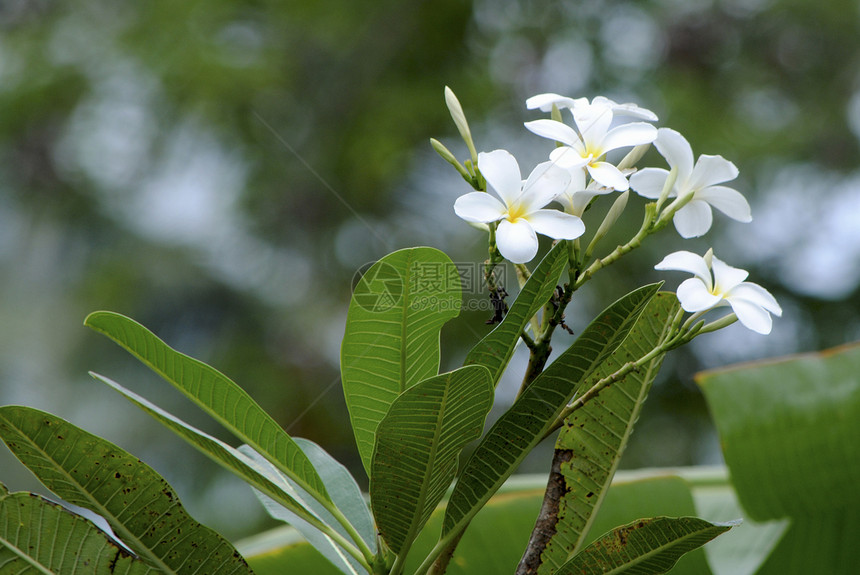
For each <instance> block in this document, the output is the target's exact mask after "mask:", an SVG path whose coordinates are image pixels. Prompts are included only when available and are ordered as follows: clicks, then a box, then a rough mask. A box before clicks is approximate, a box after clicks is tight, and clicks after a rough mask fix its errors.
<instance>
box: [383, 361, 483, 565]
mask: <svg viewBox="0 0 860 575" xmlns="http://www.w3.org/2000/svg"><path fill="white" fill-rule="evenodd" d="M492 406H493V386H492V382H491V381H490V375H489V372H488V371H487V369H486V368H484V367H481V366H466V367H462V368H460V369H458V370H456V371H452V372H450V373H446V374H443V375H438V376H436V377H431V378H429V379H426V380H424V381H422V382H420V383H418V384H416V385H414V386H412V387H410V388H409V389H407V390H406V391H404V392H403V393H401V394H400V396H399V397H398V398H397V399H396V400H395V401H394V403H392V404H391V407H390V408H389V410H388V414H387V415H386V416H385V418H384V419H383V420H382V422H380V424H379V427H378V428H377V431H376V433H377V437H376V449H375V451H374V454H373V463H372V465H371V476H370V477H371V480H370V502H371V506H372V508H373V512H374V515H375V516H376V521H377V523H378V525H379V531H380V533H381V534H382V537H383V538H384V539H385V541H386V543H388V546H389V547H390V548H391V549H392V550H393V551H394V552H395V553H398V554H400V553H401V552H403V551H405V550H408V547H409V545H410V544H411V543H412V541H413V539H414V538H415V537H416V536H417V534H418V532H419V531H420V529H421V528H422V527H423V526H424V524H425V523H426V522H427V519H429V517H430V514H431V513H432V512H433V510H434V509H435V508H436V505H437V504H438V503H439V502H440V501H441V500H442V497H443V496H444V495H445V492H446V491H447V489H448V486H449V485H450V484H451V481H453V480H454V475H455V474H456V472H457V461H458V457H459V455H460V451H461V450H462V449H463V446H465V445H466V444H467V443H469V442H470V441H472V440H474V439H477V438H478V437H479V436H480V435H481V431H483V428H484V420H485V419H486V417H487V414H488V413H489V412H490V408H491V407H492Z"/></svg>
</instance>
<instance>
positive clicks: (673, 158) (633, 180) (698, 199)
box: [630, 128, 752, 238]
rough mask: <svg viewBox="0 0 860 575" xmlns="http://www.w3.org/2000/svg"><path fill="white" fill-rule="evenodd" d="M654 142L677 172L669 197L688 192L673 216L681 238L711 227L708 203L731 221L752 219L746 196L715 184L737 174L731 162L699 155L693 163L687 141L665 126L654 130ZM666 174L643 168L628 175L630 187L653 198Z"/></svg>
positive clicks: (683, 194)
mask: <svg viewBox="0 0 860 575" xmlns="http://www.w3.org/2000/svg"><path fill="white" fill-rule="evenodd" d="M654 145H655V146H656V147H657V150H658V151H659V152H660V153H661V154H662V155H663V157H664V158H666V161H667V162H668V163H669V166H670V167H672V168H673V169H676V170H677V173H678V175H677V179H676V180H675V185H674V186H673V188H672V190H671V192H670V194H669V197H676V196H677V197H679V198H682V199H683V198H686V197H687V196H690V195H692V199H690V201H689V202H688V203H687V204H686V205H684V206H683V207H682V208H681V209H679V210H678V211H677V212H675V215H674V218H673V221H674V222H675V229H677V230H678V233H679V234H681V237H684V238H695V237H699V236H701V235H703V234H705V233H706V232H707V231H708V230H709V229H711V223H712V221H713V214H712V212H711V207H712V206H713V207H715V208H717V209H718V210H720V211H721V212H723V213H724V214H726V215H727V216H729V217H730V218H732V219H733V220H737V221H739V222H750V221H752V215H751V213H750V205H749V203H747V200H746V198H744V197H743V195H742V194H741V193H740V192H738V191H737V190H735V189H732V188H728V187H726V186H718V185H717V184H721V183H723V182H728V181H730V180H734V179H735V178H737V177H738V169H737V168H736V167H735V165H734V164H733V163H731V162H730V161H728V160H726V159H725V158H723V157H722V156H709V155H706V154H702V155H701V156H699V160H698V161H697V162H696V165H695V166H694V165H693V149H692V148H691V147H690V143H689V142H687V140H686V139H685V138H684V136H682V135H681V134H679V133H678V132H676V131H675V130H670V129H669V128H660V129H659V130H657V139H656V140H655V141H654ZM668 176H669V172H668V171H666V170H664V169H662V168H645V169H643V170H640V171H638V172H636V173H635V174H633V175H632V176H631V177H630V186H631V187H632V188H633V189H634V190H635V191H636V192H637V193H638V194H639V195H641V196H645V197H646V198H651V199H657V198H659V197H660V193H661V192H662V191H663V186H664V185H665V183H666V178H667V177H668Z"/></svg>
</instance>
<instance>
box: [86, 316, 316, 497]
mask: <svg viewBox="0 0 860 575" xmlns="http://www.w3.org/2000/svg"><path fill="white" fill-rule="evenodd" d="M84 325H86V326H88V327H90V328H92V329H93V330H95V331H97V332H99V333H101V334H104V335H105V336H107V337H108V338H110V339H111V340H113V341H114V342H116V343H117V344H119V345H120V346H121V347H122V348H124V349H125V350H127V351H128V352H129V353H131V354H132V355H133V356H135V357H136V358H137V359H139V360H140V361H141V362H142V363H144V364H145V365H146V366H147V367H149V368H150V369H152V370H153V371H154V372H155V373H157V374H158V375H160V376H161V377H163V378H164V379H165V380H166V381H167V382H168V383H170V384H171V385H173V386H174V387H176V388H177V389H178V390H179V391H180V392H182V393H183V394H184V395H185V396H186V397H188V398H189V399H191V400H192V401H193V402H194V403H196V404H197V405H198V406H200V407H201V408H202V409H203V410H204V411H205V412H206V413H208V414H209V415H211V416H212V417H213V418H214V419H215V420H216V421H218V422H219V423H221V424H222V425H223V426H224V427H226V428H227V429H229V430H230V431H231V432H232V433H233V434H234V435H235V436H236V437H238V438H239V439H240V440H241V441H243V442H245V443H247V444H248V445H250V446H252V447H253V448H254V449H255V450H256V451H257V452H259V453H261V454H262V455H264V456H265V457H266V459H268V460H269V461H270V462H272V464H273V465H275V467H277V468H278V469H279V470H280V471H281V472H282V473H284V474H285V475H288V476H289V477H291V478H292V479H293V480H294V481H296V482H297V483H299V484H300V485H301V486H302V488H303V489H305V490H306V491H308V492H310V493H313V494H314V495H315V497H317V498H319V499H322V500H328V499H329V497H328V493H326V490H325V486H324V485H323V483H322V480H321V479H320V478H319V475H317V472H316V470H315V469H314V467H313V465H312V464H311V462H310V461H309V460H308V458H307V456H305V454H304V453H303V452H302V450H301V449H299V447H298V445H296V443H295V442H294V441H293V439H292V438H291V437H290V436H289V435H287V433H286V432H284V430H283V429H281V427H280V426H279V425H278V423H277V422H276V421H275V420H274V419H272V418H271V417H270V416H269V414H267V413H266V412H265V411H264V410H263V408H261V407H260V406H259V405H258V404H257V403H256V402H255V401H254V400H253V399H252V398H251V396H249V395H248V394H247V393H246V392H245V391H244V390H243V389H242V388H241V387H239V386H238V385H236V384H235V383H234V382H233V381H231V380H230V379H229V378H228V377H227V376H225V375H224V374H222V373H221V372H219V371H218V370H216V369H215V368H213V367H210V366H208V365H206V364H205V363H203V362H201V361H198V360H196V359H193V358H191V357H188V356H187V355H184V354H182V353H179V352H178V351H176V350H174V349H172V348H171V347H169V346H168V345H167V344H166V343H164V342H163V341H161V340H160V339H158V337H156V336H155V334H153V333H152V332H151V331H149V330H148V329H146V328H145V327H143V326H142V325H140V324H139V323H137V322H136V321H134V320H132V319H130V318H127V317H125V316H122V315H119V314H116V313H112V312H94V313H92V314H90V315H89V316H88V317H87V318H86V320H84Z"/></svg>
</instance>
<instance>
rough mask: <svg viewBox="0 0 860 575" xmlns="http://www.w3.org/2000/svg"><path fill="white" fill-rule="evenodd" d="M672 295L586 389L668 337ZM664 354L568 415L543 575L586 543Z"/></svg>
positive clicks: (662, 296) (662, 297) (659, 299)
mask: <svg viewBox="0 0 860 575" xmlns="http://www.w3.org/2000/svg"><path fill="white" fill-rule="evenodd" d="M679 307H680V306H679V305H678V300H677V299H676V298H675V295H674V294H671V293H666V292H661V293H658V294H657V295H656V296H655V297H654V299H653V300H651V302H650V303H649V304H648V307H646V308H645V311H644V312H642V316H641V317H640V319H639V321H637V322H636V325H635V326H634V328H633V329H632V330H631V331H630V335H628V336H627V339H625V340H624V343H623V344H622V345H621V347H619V348H618V350H617V351H616V352H615V353H614V354H612V356H611V357H610V358H608V359H607V360H606V361H605V362H604V363H603V364H602V365H601V366H600V367H599V368H598V369H597V370H596V371H595V373H594V374H593V375H592V376H591V377H590V379H589V380H588V381H587V382H586V383H585V385H584V388H586V389H587V388H589V387H591V385H593V384H594V383H596V382H597V381H600V380H601V379H603V378H604V377H607V376H609V375H611V374H612V373H614V372H616V371H618V370H619V369H621V367H622V366H624V364H625V363H627V362H630V361H636V360H637V359H639V358H640V357H644V356H645V355H646V354H647V353H648V352H650V351H651V350H652V349H654V348H655V347H657V346H658V345H659V344H660V342H661V341H662V340H663V339H664V338H665V337H666V334H667V333H668V331H669V328H670V325H671V322H672V320H673V318H674V316H675V314H676V313H677V311H678V309H679ZM662 360H663V356H659V357H657V358H656V359H654V360H652V361H651V362H650V363H649V364H647V365H646V366H645V367H644V368H642V369H640V370H638V371H634V372H632V373H630V374H628V375H627V376H626V377H625V378H624V379H622V380H620V381H617V382H615V383H613V384H612V385H610V386H609V387H607V388H606V389H604V390H603V391H601V392H600V396H599V400H595V401H589V402H587V403H585V404H584V405H583V407H582V408H580V409H578V410H577V411H575V412H574V413H573V414H572V415H571V416H570V417H568V418H567V419H566V420H565V422H564V426H562V428H561V431H560V432H559V435H558V438H557V440H556V443H555V450H556V454H557V455H556V457H557V459H558V460H559V462H560V463H559V468H558V469H553V470H552V472H551V477H550V484H551V485H554V486H555V484H556V483H558V486H557V487H555V489H558V492H553V495H554V497H552V498H551V499H550V498H548V500H547V503H546V504H547V505H548V506H552V509H554V510H555V511H554V512H552V513H550V512H549V509H548V515H549V516H550V518H551V519H554V521H552V532H553V536H552V537H551V538H550V539H549V541H547V542H544V544H545V545H546V548H545V549H544V550H543V552H542V553H541V557H540V559H541V568H540V570H539V571H538V572H539V573H551V572H553V570H555V569H558V568H559V567H560V566H561V565H562V564H563V563H565V562H566V561H567V559H568V557H569V556H570V555H571V554H573V553H576V551H577V550H579V549H580V548H581V547H582V544H583V542H584V537H585V535H586V534H587V533H588V531H589V526H590V524H591V522H592V521H593V520H594V518H595V513H594V512H595V510H596V509H597V508H599V506H600V503H601V500H602V499H603V497H604V495H605V493H606V488H607V487H608V486H609V483H610V482H611V481H612V477H613V476H614V474H615V470H616V469H617V468H618V464H619V462H620V461H621V455H622V454H623V453H624V448H625V447H626V445H627V439H628V438H629V436H630V434H631V433H632V431H633V425H634V424H635V423H636V421H637V420H638V419H639V413H640V412H641V410H642V406H643V404H644V402H645V398H646V397H647V396H648V392H649V390H650V388H651V384H652V383H653V381H654V378H655V377H656V376H657V372H658V370H659V369H660V364H661V363H662Z"/></svg>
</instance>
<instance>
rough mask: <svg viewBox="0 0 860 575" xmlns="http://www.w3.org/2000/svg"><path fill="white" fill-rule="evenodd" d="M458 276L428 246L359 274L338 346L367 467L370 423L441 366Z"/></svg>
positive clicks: (371, 445) (402, 253)
mask: <svg viewBox="0 0 860 575" xmlns="http://www.w3.org/2000/svg"><path fill="white" fill-rule="evenodd" d="M461 297H462V296H461V289H460V277H459V275H458V274H457V269H456V267H455V266H454V264H453V263H452V262H451V260H450V259H449V258H448V256H446V255H445V254H444V253H442V252H440V251H439V250H436V249H433V248H410V249H404V250H400V251H396V252H394V253H392V254H389V255H387V256H385V257H384V258H382V259H381V260H379V261H378V262H376V263H375V264H374V265H373V266H372V267H371V268H370V269H369V270H368V271H367V273H365V274H364V276H362V278H361V280H360V281H359V282H358V285H356V287H355V291H354V292H353V294H352V300H351V301H350V304H349V312H348V313H347V318H346V331H345V333H344V336H343V343H342V344H341V350H340V370H341V379H342V381H343V392H344V396H345V398H346V405H347V407H348V408H349V416H350V419H351V421H352V428H353V431H354V433H355V441H356V444H357V446H358V453H359V455H360V456H361V461H362V463H363V464H364V469H365V471H367V472H368V474H369V472H370V463H371V458H372V456H373V448H374V441H375V434H376V427H377V426H378V425H379V422H380V421H382V418H383V417H385V414H386V413H387V412H388V407H389V406H390V405H391V403H392V402H393V401H394V400H395V399H396V398H397V396H398V395H400V394H401V393H402V392H403V391H405V390H406V389H408V388H410V387H412V386H413V385H415V384H416V383H418V382H419V381H422V380H424V379H427V378H428V377H433V376H434V375H436V374H437V373H438V372H439V332H440V330H441V329H442V325H443V324H444V323H445V322H446V321H448V320H449V319H451V318H453V317H456V316H457V314H459V313H460V303H461Z"/></svg>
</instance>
